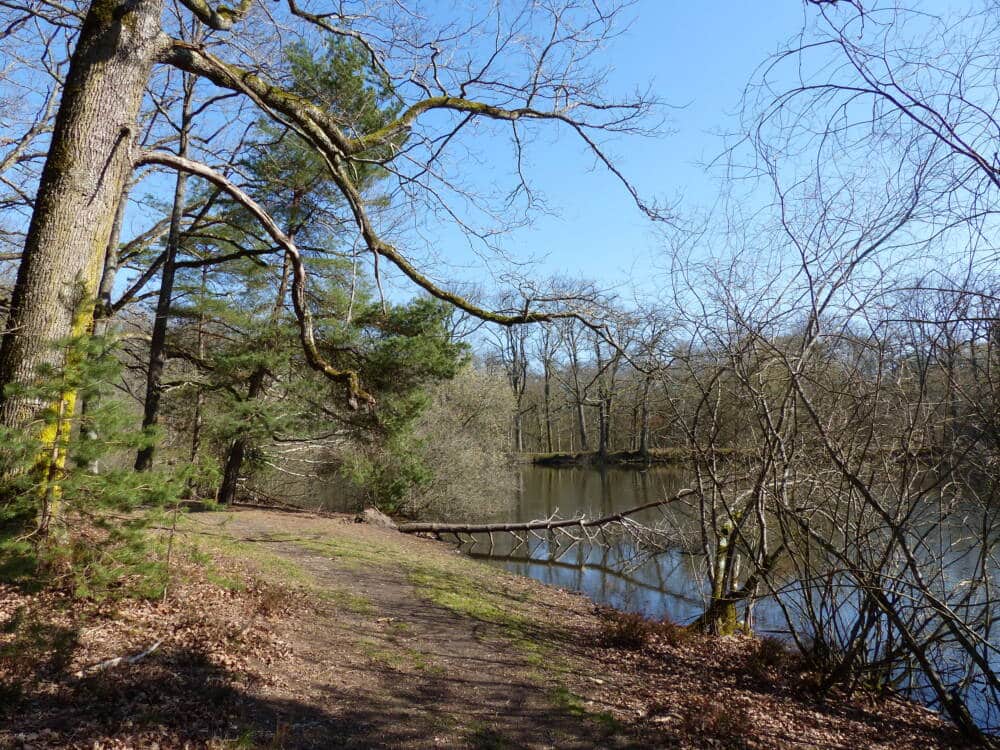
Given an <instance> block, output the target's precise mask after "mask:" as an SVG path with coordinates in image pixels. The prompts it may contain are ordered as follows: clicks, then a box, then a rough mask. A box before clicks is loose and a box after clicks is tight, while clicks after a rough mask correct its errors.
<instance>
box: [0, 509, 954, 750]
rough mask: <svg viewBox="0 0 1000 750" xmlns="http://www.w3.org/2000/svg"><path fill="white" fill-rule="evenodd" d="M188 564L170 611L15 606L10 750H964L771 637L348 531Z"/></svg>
mask: <svg viewBox="0 0 1000 750" xmlns="http://www.w3.org/2000/svg"><path fill="white" fill-rule="evenodd" d="M175 554H176V555H177V558H176V559H177V560H183V561H184V562H183V567H184V570H185V577H184V580H183V581H179V582H178V585H177V586H176V587H175V588H174V589H173V590H172V592H171V594H170V596H168V598H167V599H166V601H163V602H145V603H126V602H119V603H118V604H116V605H115V606H97V605H95V606H90V607H79V606H74V605H72V604H71V603H70V602H69V601H68V600H66V599H65V598H60V597H57V596H54V595H49V594H44V593H42V594H37V593H36V594H26V593H24V592H17V591H15V590H13V589H4V590H3V591H2V592H0V594H2V595H0V621H2V622H3V624H4V627H3V628H0V649H2V651H0V653H2V654H3V655H4V659H3V660H0V682H2V683H3V685H4V686H5V693H4V695H5V696H6V698H5V701H4V703H3V704H2V705H3V709H2V710H3V711H4V716H3V721H2V722H0V746H2V747H35V748H41V747H45V748H61V747H74V748H76V747H79V748H83V747H86V748H92V747H95V746H99V747H146V746H152V745H153V744H154V743H155V744H156V745H158V747H160V748H162V749H164V750H166V749H167V748H175V747H176V748H180V747H207V748H219V749H221V748H231V747H282V748H328V747H365V748H368V747H393V748H425V747H449V748H452V747H455V748H507V747H529V748H543V747H559V748H594V747H612V748H613V747H643V748H657V747H682V748H703V747H735V746H739V747H750V748H775V747H803V746H812V747H854V748H899V747H928V748H944V747H956V746H961V743H960V742H959V740H958V738H957V737H956V736H955V735H954V734H953V733H952V732H951V731H950V729H949V728H948V727H947V726H946V725H945V724H944V723H943V722H941V721H940V720H939V719H938V718H937V717H936V716H934V715H932V714H930V713H929V712H927V711H926V710H924V709H922V708H920V707H918V706H915V705H913V704H910V703H907V702H904V701H899V700H895V699H892V698H879V699H873V698H868V697H863V696H862V697H858V698H855V699H847V698H844V697H842V696H838V695H836V694H833V695H828V696H826V698H825V700H820V698H819V696H817V695H816V694H815V692H813V691H812V689H811V687H810V686H811V685H812V684H813V683H812V681H811V677H810V673H809V672H808V670H803V669H802V668H801V665H798V664H796V662H795V660H794V659H793V658H790V657H789V656H788V655H786V654H785V653H783V652H781V651H780V650H778V649H776V648H775V647H774V645H773V644H772V643H771V642H769V641H759V640H756V639H753V638H749V637H746V636H737V637H729V638H724V639H712V638H707V637H704V636H701V635H698V634H694V633H689V632H688V631H687V630H685V629H683V628H678V627H676V626H673V625H669V624H665V625H657V626H653V625H649V624H644V623H642V622H641V621H638V620H634V619H630V618H624V619H623V618H622V617H620V616H618V615H615V614H614V613H608V612H606V611H604V612H602V611H599V610H598V609H596V608H595V607H594V606H593V605H592V604H591V603H590V602H589V601H588V600H587V599H586V598H584V597H582V596H579V595H575V594H571V593H568V592H566V591H564V590H560V589H557V588H555V587H551V586H546V585H544V584H542V583H540V582H537V581H534V580H531V579H528V578H525V577H522V576H518V575H513V574H511V573H509V572H507V571H504V570H501V569H499V568H497V567H495V566H488V565H484V564H482V563H479V562H476V561H473V560H469V559H467V558H465V557H463V556H461V555H458V554H456V553H455V550H454V548H453V547H452V546H450V545H447V544H442V543H439V542H433V541H430V540H425V539H419V538H413V537H409V536H405V535H403V534H399V533H398V532H394V531H392V530H389V529H383V528H377V527H374V526H370V525H367V524H358V523H354V521H353V518H352V517H350V516H344V517H338V518H331V517H318V516H315V515H312V514H306V513H295V514H292V513H279V512H275V511H262V510H253V511H248V510H241V511H238V512H233V513H192V514H190V516H189V517H188V518H186V519H185V520H184V521H183V522H182V523H181V525H180V533H179V536H178V537H177V539H176V540H175ZM56 636H58V637H56ZM45 639H49V640H50V641H52V643H51V644H49V645H52V646H53V648H52V649H49V648H48V646H46V645H45V644H46V643H49V641H47V640H45ZM43 641H44V642H43ZM155 642H159V645H158V648H157V649H156V650H155V651H153V652H151V653H149V654H147V655H145V656H143V658H141V659H139V660H136V661H135V663H128V661H127V660H122V661H121V662H118V663H115V664H114V665H113V666H109V667H107V668H100V669H94V665H99V664H102V663H106V662H105V660H106V659H109V658H112V657H118V656H122V655H125V656H129V655H134V654H137V653H141V652H142V651H143V650H145V649H146V648H147V647H148V646H149V645H150V644H151V643H155ZM39 649H41V651H42V652H44V653H46V654H48V657H47V658H46V659H43V660H41V661H37V660H36V661H35V662H29V661H28V656H29V655H30V654H32V653H34V652H35V651H38V650H39ZM36 655H37V654H36ZM22 657H23V658H22ZM57 657H58V658H57ZM28 663H38V664H41V665H42V667H44V668H41V667H40V669H41V671H40V672H38V673H36V674H26V673H24V672H23V670H22V671H21V672H18V669H21V668H23V667H24V665H25V664H28ZM78 673H79V675H80V676H75V675H77V674H78ZM18 676H19V677H18ZM15 678H18V681H17V684H16V687H15V682H14V679H15ZM12 696H15V697H12Z"/></svg>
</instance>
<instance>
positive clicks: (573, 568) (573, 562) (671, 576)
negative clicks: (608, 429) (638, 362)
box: [463, 466, 785, 631]
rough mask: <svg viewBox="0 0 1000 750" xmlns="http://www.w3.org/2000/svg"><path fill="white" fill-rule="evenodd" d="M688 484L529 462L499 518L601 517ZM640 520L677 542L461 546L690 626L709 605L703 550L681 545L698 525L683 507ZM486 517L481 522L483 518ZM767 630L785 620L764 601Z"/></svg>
mask: <svg viewBox="0 0 1000 750" xmlns="http://www.w3.org/2000/svg"><path fill="white" fill-rule="evenodd" d="M687 486H690V485H689V484H687V483H686V482H685V477H684V476H683V475H682V474H680V473H678V472H676V471H674V470H671V469H665V468H650V469H648V470H641V471H640V470H637V469H622V468H618V469H615V468H609V469H606V470H603V471H599V470H597V469H592V468H576V467H573V468H558V469H554V468H549V467H542V466H525V467H523V468H522V469H521V471H520V476H519V482H518V484H517V487H516V489H515V497H514V502H513V505H512V509H511V510H508V511H507V512H506V513H504V514H502V515H501V516H499V517H498V518H497V519H496V520H511V521H531V520H534V519H538V518H547V517H549V516H551V515H553V514H557V515H558V516H560V517H563V518H569V517H573V516H578V515H586V516H587V517H589V518H597V517H600V516H604V515H608V514H610V513H614V512H616V511H619V510H624V509H626V508H631V507H634V506H637V505H642V504H644V503H649V502H652V501H654V500H657V499H659V498H662V497H666V496H668V495H671V494H673V493H675V492H677V491H678V490H680V489H683V488H684V487H687ZM633 517H634V518H635V519H636V520H638V521H643V522H647V523H656V524H657V525H660V526H664V525H665V526H667V527H670V528H672V529H676V530H677V532H678V535H679V537H680V538H678V539H677V547H676V548H672V549H669V550H667V551H666V552H661V553H658V554H656V555H650V554H648V553H646V552H644V551H642V550H639V549H637V548H636V546H635V545H634V544H632V543H631V542H630V541H629V540H622V539H614V538H612V539H609V540H607V542H608V543H605V544H590V543H588V542H581V543H573V542H572V540H567V539H562V541H561V543H555V538H552V539H550V538H545V539H538V538H536V537H530V536H529V537H528V538H527V540H526V541H525V542H524V543H520V542H519V541H518V540H516V539H513V538H512V537H511V536H510V535H509V534H496V535H494V541H493V545H492V549H491V543H490V540H489V539H487V538H485V537H483V536H480V537H478V538H477V539H476V541H475V543H470V542H468V541H466V542H465V544H463V549H464V550H465V551H466V552H467V553H468V554H469V555H470V556H471V557H475V558H480V559H485V560H488V561H489V562H491V563H493V564H496V565H500V566H502V567H504V568H506V569H507V570H510V571H512V572H515V573H519V574H521V575H525V576H530V577H531V578H535V579H538V580H540V581H544V582H545V583H548V584H551V585H554V586H558V587H560V588H564V589H569V590H573V591H580V592H582V593H584V594H586V595H587V596H588V597H590V598H591V599H592V600H594V601H595V602H597V603H599V604H605V605H608V606H610V607H614V608H615V609H619V610H623V611H627V612H639V613H641V614H643V615H646V616H647V617H655V618H660V617H664V616H666V617H668V618H669V619H671V620H673V621H674V622H681V623H686V622H690V621H691V620H693V619H694V618H696V617H697V616H698V615H699V614H701V612H702V611H703V609H704V606H705V602H706V599H705V596H706V594H707V590H706V589H705V585H704V581H705V575H704V570H703V561H702V559H701V557H700V555H697V554H688V553H687V552H685V551H684V549H683V548H684V547H688V548H692V547H693V546H694V545H692V544H687V545H685V544H684V543H683V538H684V536H685V535H687V536H688V537H690V536H691V535H692V534H693V533H694V532H693V530H694V528H695V527H696V524H695V519H694V518H693V516H692V515H691V511H690V510H689V509H688V508H686V507H685V506H682V505H673V506H667V507H665V508H663V509H654V510H650V511H645V512H644V513H643V514H640V515H637V516H633ZM477 520H481V519H477ZM755 619H756V624H757V627H758V629H759V630H761V631H782V630H783V629H785V624H784V622H783V620H782V619H781V617H780V612H779V611H778V610H777V608H776V607H773V606H771V607H768V606H767V604H766V603H763V604H762V605H761V606H758V608H757V609H756V610H755Z"/></svg>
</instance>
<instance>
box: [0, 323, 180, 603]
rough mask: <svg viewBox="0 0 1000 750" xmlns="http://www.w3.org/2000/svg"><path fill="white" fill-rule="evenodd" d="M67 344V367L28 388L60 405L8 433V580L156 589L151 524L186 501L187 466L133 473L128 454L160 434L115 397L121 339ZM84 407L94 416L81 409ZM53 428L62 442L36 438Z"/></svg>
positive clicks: (0, 476)
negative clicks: (141, 424)
mask: <svg viewBox="0 0 1000 750" xmlns="http://www.w3.org/2000/svg"><path fill="white" fill-rule="evenodd" d="M59 350H60V357H59V360H60V364H59V365H58V366H50V367H48V368H46V369H45V371H44V372H43V373H41V374H42V377H41V378H40V380H39V381H38V382H37V383H36V384H35V385H34V386H33V387H31V388H30V389H24V391H23V395H26V396H28V397H30V398H32V399H38V400H40V401H43V402H44V403H49V404H53V405H54V406H52V407H50V408H49V409H47V410H45V411H44V412H43V417H42V418H43V419H44V422H45V424H44V426H43V428H42V429H41V430H31V431H26V430H9V429H4V430H3V431H2V432H0V444H2V445H3V446H4V449H3V451H2V452H0V461H2V465H0V529H3V531H2V532H0V580H6V581H13V582H19V583H22V584H27V583H35V584H38V583H43V582H48V583H54V584H57V585H60V586H64V587H67V588H69V589H71V590H72V591H73V592H74V593H75V594H76V595H78V596H85V597H94V598H103V597H105V596H109V595H117V594H121V593H128V594H134V595H141V596H154V595H157V594H158V593H159V592H161V591H162V588H163V586H164V585H165V583H166V570H165V567H164V564H163V563H162V561H161V560H160V559H159V555H158V551H157V547H158V543H157V541H156V540H155V538H154V537H152V536H151V535H150V534H149V533H148V527H149V524H150V523H151V522H154V521H155V520H157V519H158V518H160V514H161V511H162V510H163V509H164V508H165V507H166V506H168V505H169V504H171V503H175V502H176V501H177V499H178V498H179V497H180V494H181V492H182V491H183V488H184V486H185V482H186V480H187V478H188V474H187V471H186V470H185V469H183V468H181V467H167V469H166V470H163V471H159V472H151V473H148V474H136V473H135V472H133V471H132V470H131V467H130V466H129V463H128V460H127V457H128V455H129V454H130V453H131V452H133V451H135V450H137V449H139V448H141V447H143V446H144V445H147V444H149V442H150V441H153V440H155V439H156V435H155V434H152V433H150V432H147V431H143V430H140V429H137V427H136V421H135V418H134V415H133V414H130V413H128V412H127V411H126V410H125V409H124V408H123V404H122V402H121V400H120V399H118V398H116V397H115V395H114V394H113V393H112V385H111V384H113V383H117V382H119V381H120V378H121V363H120V361H119V359H118V357H117V356H116V346H115V345H114V343H113V342H111V341H110V340H108V339H104V338H98V337H92V336H84V337H78V338H75V339H71V340H67V341H65V342H62V344H61V345H60V346H59ZM67 393H75V394H76V395H77V399H78V400H77V401H75V402H74V401H73V400H70V399H67V398H66V396H65V394H67ZM79 403H86V404H87V409H86V411H85V412H83V411H82V410H79V409H77V410H74V406H75V404H79ZM46 432H49V433H51V432H56V433H58V439H57V440H56V442H55V445H54V447H51V448H48V449H45V450H43V449H42V439H43V438H38V437H34V436H37V435H43V436H44V435H45V434H46ZM57 508H58V512H56V509H57Z"/></svg>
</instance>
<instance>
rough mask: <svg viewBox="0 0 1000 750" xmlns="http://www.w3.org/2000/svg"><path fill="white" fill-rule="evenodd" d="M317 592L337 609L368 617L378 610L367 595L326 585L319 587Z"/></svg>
mask: <svg viewBox="0 0 1000 750" xmlns="http://www.w3.org/2000/svg"><path fill="white" fill-rule="evenodd" d="M318 593H319V597H320V598H321V599H324V600H326V601H329V602H331V603H332V604H334V605H335V606H336V607H338V608H339V609H345V610H347V611H348V612H353V613H354V614H356V615H363V616H366V617H368V616H371V615H374V614H375V613H376V612H377V611H378V609H377V608H376V606H375V604H374V603H373V602H372V600H371V599H369V598H368V597H367V596H363V595H361V594H355V593H353V592H351V591H347V590H346V589H338V588H331V587H329V586H327V587H324V588H323V589H321V590H320V591H319V592H318Z"/></svg>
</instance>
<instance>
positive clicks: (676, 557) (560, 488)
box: [462, 466, 1000, 727]
mask: <svg viewBox="0 0 1000 750" xmlns="http://www.w3.org/2000/svg"><path fill="white" fill-rule="evenodd" d="M685 480H686V477H685V476H684V475H683V474H681V473H678V472H676V471H674V470H671V469H665V468H651V469H648V470H637V469H607V470H603V471H601V470H597V469H592V468H558V469H555V468H547V467H540V466H524V467H523V468H522V469H521V470H520V473H519V477H518V481H517V483H516V486H515V489H514V492H513V494H514V497H513V498H512V503H511V505H510V507H509V508H507V509H505V510H504V511H503V512H499V513H498V514H497V516H496V517H495V519H494V520H509V521H530V520H534V519H539V518H547V517H549V516H552V515H558V516H560V517H562V518H569V517H573V516H578V515H586V516H587V517H589V518H598V517H600V516H604V515H607V514H609V513H614V512H616V511H620V510H624V509H626V508H631V507H635V506H637V505H642V504H644V503H648V502H652V501H654V500H656V499H659V498H663V497H667V496H669V495H671V494H673V493H675V492H677V491H678V490H680V489H683V488H684V487H688V486H690V484H689V483H688V482H686V481H685ZM635 518H636V520H639V521H643V522H646V523H650V524H652V523H656V524H657V525H658V526H661V527H667V528H670V529H672V530H674V533H672V542H673V543H672V544H671V546H670V547H669V548H668V549H667V550H666V551H664V552H659V553H657V554H648V553H644V552H643V551H642V550H639V549H637V548H636V547H635V545H634V544H633V543H631V542H630V541H629V540H627V539H615V538H612V539H610V540H607V541H608V543H604V544H591V543H588V542H585V541H584V542H579V543H576V542H573V541H572V540H565V539H563V540H562V541H561V542H557V541H556V539H557V538H556V537H549V536H546V537H544V538H541V539H539V538H535V537H532V536H529V537H527V538H526V539H525V540H524V541H519V540H517V539H514V538H512V537H511V535H510V534H495V535H494V539H493V540H492V541H491V540H490V539H488V538H486V536H485V535H477V537H476V539H475V540H474V541H471V540H470V539H469V538H468V537H465V538H464V541H463V544H462V549H463V550H464V551H465V552H466V553H467V554H469V555H470V556H471V557H475V558H480V559H485V560H487V561H489V562H490V563H492V564H495V565H499V566H502V567H504V568H506V569H507V570H510V571H512V572H514V573H518V574H521V575H525V576H530V577H531V578H535V579H537V580H539V581H544V582H545V583H548V584H551V585H554V586H558V587H560V588H564V589H569V590H574V591H579V592H582V593H584V594H586V595H587V596H588V597H590V598H591V599H592V600H593V601H595V602H597V603H599V604H604V605H608V606H611V607H614V608H616V609H619V610H624V611H628V612H639V613H642V614H644V615H646V616H648V617H655V618H659V617H663V616H666V617H668V618H670V619H671V620H672V621H674V622H679V623H688V622H691V621H692V620H694V619H695V618H696V617H697V616H698V615H699V614H701V612H702V611H703V610H704V607H705V604H706V598H707V593H708V592H707V589H706V583H705V581H706V575H705V572H704V561H703V559H702V557H701V555H700V554H698V553H697V550H698V548H699V545H698V543H697V539H698V537H697V528H698V523H697V518H696V517H695V515H694V511H693V510H692V509H691V508H688V507H686V506H683V505H681V504H672V505H669V506H664V507H662V508H658V509H654V510H650V511H646V512H645V514H644V515H640V516H635ZM470 520H475V521H482V520H484V519H483V518H482V515H481V514H477V515H476V517H475V518H474V519H470ZM956 523H960V522H958V521H956ZM965 523H968V519H966V521H965ZM937 533H938V534H939V536H941V537H942V539H943V540H944V541H945V543H946V544H947V545H949V549H950V552H949V554H948V558H951V559H952V561H953V562H957V564H956V565H955V566H954V567H955V571H954V575H957V576H958V577H959V578H961V577H962V576H963V575H966V574H967V573H966V572H965V571H964V570H963V569H964V567H965V562H964V560H965V558H967V559H968V562H969V564H971V563H973V562H974V559H975V555H974V554H970V552H971V553H974V552H975V551H976V550H975V548H972V547H969V546H967V545H965V544H963V543H962V540H963V539H965V538H967V536H966V535H965V534H964V533H963V529H962V528H961V527H960V525H959V526H956V527H955V528H946V529H939V530H938V532H937ZM952 540H958V541H957V543H955V544H954V545H953V542H952ZM951 545H953V546H951ZM685 550H691V552H687V551H685ZM957 583H958V579H956V584H957ZM782 599H783V603H784V605H785V606H786V607H787V608H788V609H789V611H790V614H791V616H792V617H793V618H794V617H795V614H796V609H797V608H798V607H799V597H798V596H796V595H794V594H792V593H790V594H788V595H783V596H782ZM848 611H849V610H848ZM998 615H1000V612H998ZM754 626H755V629H756V630H757V631H758V632H761V633H769V634H775V635H778V636H779V637H780V636H781V635H782V634H787V632H788V625H787V622H786V620H785V619H784V616H783V615H782V611H781V608H780V607H779V606H778V603H777V602H776V601H774V600H773V599H762V600H760V601H759V602H758V603H757V604H756V606H755V608H754ZM989 658H990V660H991V661H993V662H995V663H996V667H995V669H998V670H1000V660H998V659H997V657H996V654H995V653H993V654H992V655H991V656H990V657H989ZM956 666H960V665H956ZM913 691H914V695H915V696H916V697H918V698H923V699H928V698H929V697H930V694H929V693H928V692H927V690H926V688H925V687H921V686H919V685H914V686H913ZM966 698H967V701H968V705H969V708H970V709H971V711H972V712H973V714H974V716H975V717H976V718H977V719H978V720H979V721H980V722H981V724H982V725H984V726H993V727H995V726H996V724H995V722H996V721H997V717H998V714H1000V708H998V707H997V705H996V703H995V701H993V700H992V699H991V697H990V696H989V695H988V694H986V693H985V692H983V693H979V692H978V691H976V690H973V691H972V692H971V693H970V694H967V696H966Z"/></svg>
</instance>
